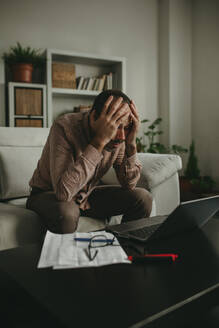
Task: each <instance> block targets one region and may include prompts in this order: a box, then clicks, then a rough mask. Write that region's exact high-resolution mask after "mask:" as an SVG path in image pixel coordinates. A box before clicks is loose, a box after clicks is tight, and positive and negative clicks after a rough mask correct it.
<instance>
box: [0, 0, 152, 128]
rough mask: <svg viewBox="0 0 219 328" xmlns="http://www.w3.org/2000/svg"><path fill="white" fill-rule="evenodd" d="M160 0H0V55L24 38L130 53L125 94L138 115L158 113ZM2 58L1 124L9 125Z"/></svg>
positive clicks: (77, 48) (59, 46)
mask: <svg viewBox="0 0 219 328" xmlns="http://www.w3.org/2000/svg"><path fill="white" fill-rule="evenodd" d="M157 10H158V8H157V0H147V1H145V0H137V1H136V0H110V1H108V0H92V1H89V0H62V1H60V0H58V1H57V0H38V1H35V0H19V1H17V0H7V1H1V2H0V31H1V41H0V55H1V54H2V53H3V52H4V51H7V50H8V49H9V47H10V46H11V45H14V44H15V43H16V41H20V42H21V43H22V44H23V45H25V46H26V45H30V46H32V47H36V48H42V49H45V48H57V49H66V50H75V51H80V52H88V53H94V54H95V53H97V54H104V55H113V56H121V57H126V58H127V94H128V95H129V96H130V97H131V98H133V99H134V100H135V102H136V104H137V106H138V108H139V112H140V118H141V119H143V118H145V117H147V118H153V119H154V118H156V117H157V115H158V104H157V99H158V96H157V84H158V78H157V67H158V65H157V54H158V49H157V46H158V45H157ZM3 83H4V76H3V63H2V61H1V62H0V98H1V101H0V125H5V115H4V113H5V109H4V93H3Z"/></svg>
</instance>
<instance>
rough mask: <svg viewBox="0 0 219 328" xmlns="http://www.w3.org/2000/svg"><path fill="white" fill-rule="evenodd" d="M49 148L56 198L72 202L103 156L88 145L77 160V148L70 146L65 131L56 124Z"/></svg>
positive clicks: (51, 134) (52, 130) (51, 133)
mask: <svg viewBox="0 0 219 328" xmlns="http://www.w3.org/2000/svg"><path fill="white" fill-rule="evenodd" d="M49 146H50V154H49V156H50V175H51V181H52V186H53V189H54V191H55V194H56V197H57V199H58V200H61V201H71V200H72V198H73V197H74V196H75V195H76V194H77V193H78V192H79V191H80V190H81V189H82V188H83V187H84V186H85V185H86V184H87V182H88V181H89V180H90V178H91V177H92V176H93V174H94V172H95V169H96V166H97V164H98V163H99V162H100V160H101V159H102V154H101V153H100V152H98V150H97V149H96V148H95V147H93V146H92V145H90V144H88V145H87V147H86V148H85V150H84V151H83V152H82V153H81V155H80V156H79V157H78V158H77V159H76V158H75V153H76V152H75V148H76V146H74V145H72V144H70V142H69V141H68V140H67V138H66V135H65V132H64V129H63V128H62V126H60V125H58V124H56V123H55V124H54V125H53V127H52V128H51V132H50V141H49Z"/></svg>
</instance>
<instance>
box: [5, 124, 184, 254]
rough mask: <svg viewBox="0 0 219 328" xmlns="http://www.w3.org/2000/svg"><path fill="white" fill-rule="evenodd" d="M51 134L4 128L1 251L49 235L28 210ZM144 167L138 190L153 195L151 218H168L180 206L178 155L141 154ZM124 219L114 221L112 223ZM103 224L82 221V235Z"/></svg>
mask: <svg viewBox="0 0 219 328" xmlns="http://www.w3.org/2000/svg"><path fill="white" fill-rule="evenodd" d="M48 133H49V129H48V128H12V127H10V128H9V127H0V250H3V249H7V248H13V247H17V246H20V245H25V244H29V243H35V242H37V241H39V240H40V239H41V238H42V237H43V236H44V234H45V229H44V227H43V226H42V223H41V220H40V219H39V217H38V215H37V214H36V213H34V212H33V211H31V210H28V209H26V208H25V203H26V198H27V196H28V195H29V192H30V190H29V185H28V181H29V180H30V178H31V176H32V174H33V171H34V169H35V167H36V164H37V161H38V159H39V158H40V154H41V152H42V149H43V146H44V144H45V141H46V139H47V136H48ZM138 157H139V159H140V161H141V163H142V165H143V169H142V174H141V178H140V180H139V182H138V186H141V187H144V188H147V189H148V190H150V191H151V193H152V195H153V199H154V200H153V210H152V213H151V216H153V215H160V214H168V213H170V212H171V211H172V210H173V209H174V208H175V207H176V206H177V205H178V204H179V198H180V195H179V182H178V171H179V170H180V169H181V166H182V163H181V158H180V157H179V156H177V155H160V154H149V153H146V154H145V153H140V154H138ZM102 181H103V182H104V183H105V184H118V181H117V178H116V176H115V173H114V170H113V169H110V170H109V171H108V172H107V174H106V175H105V176H104V177H103V179H102ZM120 219H121V217H113V218H112V219H111V223H115V222H119V220H120ZM105 223H106V222H105V221H104V218H103V220H98V219H94V218H87V217H86V218H85V217H80V219H79V225H78V231H91V230H95V229H101V228H103V227H104V226H105Z"/></svg>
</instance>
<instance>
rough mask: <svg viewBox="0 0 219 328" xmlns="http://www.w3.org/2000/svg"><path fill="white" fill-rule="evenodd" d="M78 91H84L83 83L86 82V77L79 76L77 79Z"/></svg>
mask: <svg viewBox="0 0 219 328" xmlns="http://www.w3.org/2000/svg"><path fill="white" fill-rule="evenodd" d="M76 81H77V89H78V90H81V89H82V85H83V82H84V77H83V76H79V77H78V78H77V79H76Z"/></svg>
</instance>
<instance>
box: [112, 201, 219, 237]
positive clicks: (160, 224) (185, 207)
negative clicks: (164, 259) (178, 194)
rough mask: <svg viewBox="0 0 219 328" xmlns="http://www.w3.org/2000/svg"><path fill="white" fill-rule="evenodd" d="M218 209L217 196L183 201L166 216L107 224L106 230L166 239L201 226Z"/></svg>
mask: <svg viewBox="0 0 219 328" xmlns="http://www.w3.org/2000/svg"><path fill="white" fill-rule="evenodd" d="M218 210H219V196H213V197H207V198H201V199H196V200H192V201H188V202H183V203H181V204H180V205H178V206H177V207H176V208H175V210H174V211H173V212H172V213H171V214H169V215H168V216H154V217H150V218H144V219H139V220H134V221H130V222H126V223H121V224H116V225H108V226H107V227H106V231H108V232H111V233H113V234H114V235H116V236H118V237H122V238H129V239H134V240H138V241H141V242H147V243H148V242H150V241H154V240H160V239H166V238H169V237H171V236H175V235H177V234H180V233H184V232H185V231H189V230H192V229H195V228H201V227H202V226H203V225H204V224H205V223H206V222H207V221H208V220H209V219H210V218H211V217H212V216H213V215H214V214H215V213H216V212H217V211H218Z"/></svg>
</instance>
